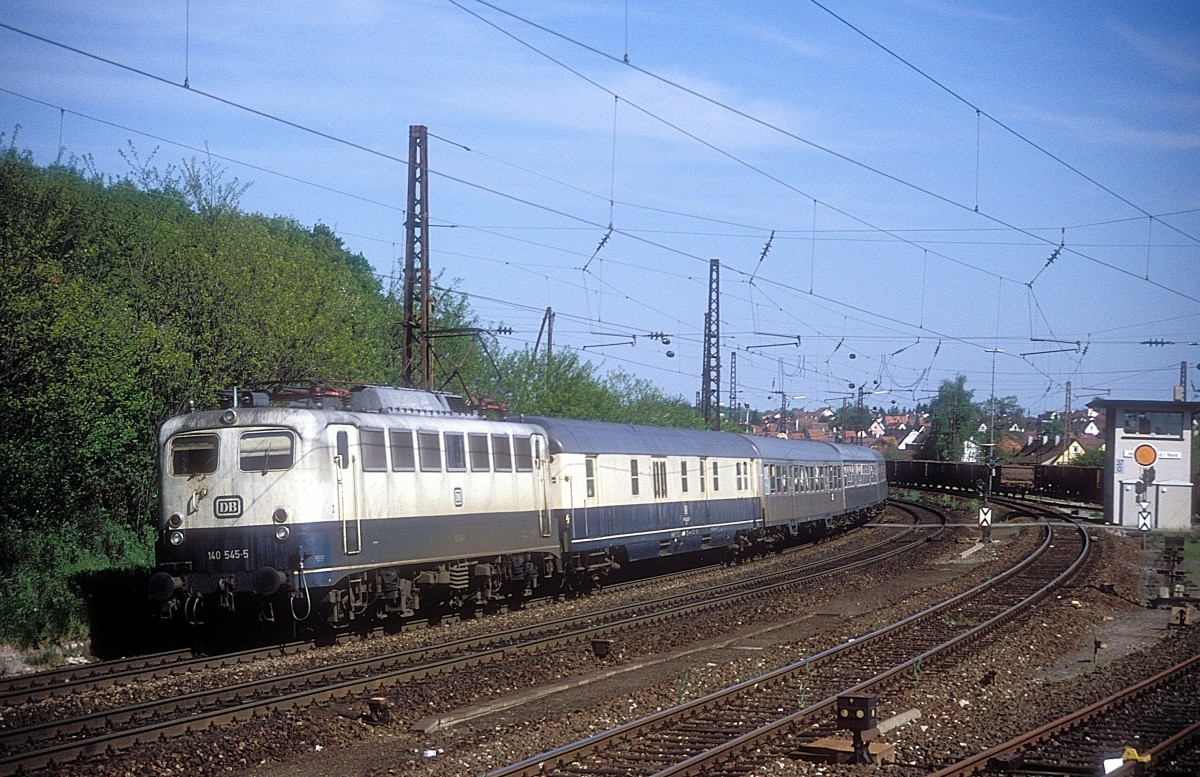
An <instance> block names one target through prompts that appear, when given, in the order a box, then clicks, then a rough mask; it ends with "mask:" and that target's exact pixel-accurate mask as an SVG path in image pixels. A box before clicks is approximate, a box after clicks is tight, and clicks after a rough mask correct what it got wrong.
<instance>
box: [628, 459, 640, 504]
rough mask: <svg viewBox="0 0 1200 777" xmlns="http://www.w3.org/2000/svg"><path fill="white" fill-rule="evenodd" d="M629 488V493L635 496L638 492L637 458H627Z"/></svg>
mask: <svg viewBox="0 0 1200 777" xmlns="http://www.w3.org/2000/svg"><path fill="white" fill-rule="evenodd" d="M629 489H630V493H632V494H633V495H634V496H637V495H638V493H640V490H639V489H638V465H637V459H630V460H629Z"/></svg>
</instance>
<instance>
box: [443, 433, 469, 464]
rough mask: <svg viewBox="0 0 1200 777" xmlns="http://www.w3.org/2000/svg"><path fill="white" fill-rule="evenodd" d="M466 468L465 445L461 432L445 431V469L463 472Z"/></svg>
mask: <svg viewBox="0 0 1200 777" xmlns="http://www.w3.org/2000/svg"><path fill="white" fill-rule="evenodd" d="M466 468H467V446H466V443H465V441H464V439H463V436H462V434H460V433H458V432H446V469H447V470H449V471H450V472H463V471H465V470H466Z"/></svg>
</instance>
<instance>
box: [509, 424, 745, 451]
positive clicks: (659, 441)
mask: <svg viewBox="0 0 1200 777" xmlns="http://www.w3.org/2000/svg"><path fill="white" fill-rule="evenodd" d="M510 420H516V419H510ZM520 420H521V421H524V422H525V423H529V424H536V425H537V426H540V427H542V428H543V429H545V430H546V435H547V437H548V439H549V443H550V452H551V453H594V454H603V453H632V454H642V455H649V456H722V457H728V458H736V459H749V458H754V457H755V450H754V446H752V445H751V444H750V442H749V441H748V440H747V439H746V438H745V437H743V436H742V435H740V434H729V433H727V432H709V431H703V430H699V429H677V428H674V427H666V426H638V425H636V424H617V423H610V422H607V421H578V420H574V419H567V418H547V417H544V416H532V417H523V418H521V419H520Z"/></svg>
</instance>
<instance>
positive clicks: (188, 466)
mask: <svg viewBox="0 0 1200 777" xmlns="http://www.w3.org/2000/svg"><path fill="white" fill-rule="evenodd" d="M217 448H218V439H217V436H216V435H215V434H192V435H188V436H186V437H175V438H172V440H171V474H172V475H208V474H211V473H213V472H216V471H217Z"/></svg>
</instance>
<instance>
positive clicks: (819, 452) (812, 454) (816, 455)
mask: <svg viewBox="0 0 1200 777" xmlns="http://www.w3.org/2000/svg"><path fill="white" fill-rule="evenodd" d="M742 436H743V437H745V438H746V439H747V440H749V441H750V444H751V445H753V446H754V448H755V450H757V451H758V452H759V454H761V457H762V458H764V459H781V460H784V461H823V462H828V461H841V460H842V457H841V455H839V453H838V450H837V448H836V447H835V446H834V445H833V444H832V443H827V442H813V441H811V440H784V439H782V438H779V437H755V436H752V435H749V434H746V435H742ZM756 458H758V457H756Z"/></svg>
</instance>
